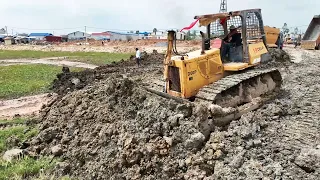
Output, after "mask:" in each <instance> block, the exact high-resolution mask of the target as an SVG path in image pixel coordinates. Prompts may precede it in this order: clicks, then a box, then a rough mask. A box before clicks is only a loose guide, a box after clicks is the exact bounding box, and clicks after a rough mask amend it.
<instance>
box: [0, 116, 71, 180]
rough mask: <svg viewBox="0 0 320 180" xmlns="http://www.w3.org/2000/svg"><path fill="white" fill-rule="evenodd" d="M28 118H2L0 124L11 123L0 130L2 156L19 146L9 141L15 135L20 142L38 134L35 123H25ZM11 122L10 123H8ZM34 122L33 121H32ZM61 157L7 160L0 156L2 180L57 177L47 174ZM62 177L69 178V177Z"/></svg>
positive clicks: (43, 179) (0, 178) (0, 175)
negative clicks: (10, 119) (9, 119)
mask: <svg viewBox="0 0 320 180" xmlns="http://www.w3.org/2000/svg"><path fill="white" fill-rule="evenodd" d="M26 121H27V120H26V119H14V120H12V121H10V122H9V121H7V120H0V125H2V126H3V125H10V127H5V128H4V129H2V130H1V131H0V155H1V156H2V155H3V153H4V152H5V151H6V150H10V149H11V148H17V147H16V146H14V145H12V144H10V143H8V141H7V139H8V138H10V137H15V138H16V139H19V142H23V141H24V140H26V139H29V138H31V137H34V136H36V135H37V134H38V129H37V128H36V126H34V125H29V126H27V125H25V124H26ZM8 123H9V124H8ZM30 124H32V123H30ZM58 161H59V159H52V158H49V157H40V158H39V159H35V158H31V157H28V156H25V157H24V158H22V159H16V160H13V161H11V162H7V161H5V160H3V159H2V158H0V180H5V179H24V178H27V177H29V178H32V179H39V180H45V179H56V178H54V177H53V176H50V175H46V174H45V173H46V171H47V170H50V169H52V168H53V167H54V166H55V164H56V163H57V162H58ZM61 179H65V180H67V179H69V178H67V177H65V178H61Z"/></svg>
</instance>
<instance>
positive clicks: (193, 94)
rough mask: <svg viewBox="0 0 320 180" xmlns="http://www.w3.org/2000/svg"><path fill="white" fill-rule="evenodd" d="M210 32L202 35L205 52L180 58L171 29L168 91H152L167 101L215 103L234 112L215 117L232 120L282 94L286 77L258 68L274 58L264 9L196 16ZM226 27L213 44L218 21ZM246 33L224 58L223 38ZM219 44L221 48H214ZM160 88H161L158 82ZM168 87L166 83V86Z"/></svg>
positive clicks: (166, 69)
mask: <svg viewBox="0 0 320 180" xmlns="http://www.w3.org/2000/svg"><path fill="white" fill-rule="evenodd" d="M195 19H198V20H199V24H200V26H205V27H206V29H207V33H203V32H201V35H202V46H201V49H200V48H199V50H196V51H193V52H189V53H185V54H179V53H178V52H177V49H176V38H175V34H176V32H175V31H168V47H167V52H166V57H165V59H164V80H165V82H164V84H165V85H164V92H159V91H157V90H156V89H152V88H149V90H150V91H152V92H156V93H157V94H159V95H162V96H164V97H169V98H173V99H176V100H181V101H185V100H188V101H189V102H193V103H205V104H208V105H209V106H210V105H211V104H212V105H214V106H217V107H219V108H222V109H226V108H232V109H233V110H232V111H225V112H224V113H217V115H216V116H215V117H213V118H214V119H216V120H218V119H219V121H221V122H228V121H230V120H232V119H235V118H239V117H240V116H241V115H242V114H243V113H245V112H248V111H251V110H254V109H256V108H258V107H259V106H260V105H261V104H262V102H264V100H266V99H268V98H270V96H271V95H274V94H276V93H277V92H278V91H279V90H280V87H281V83H282V78H281V74H280V72H279V71H278V70H277V69H263V68H255V67H256V66H259V65H260V63H263V62H266V61H268V60H270V58H271V56H270V54H269V53H268V49H267V42H266V36H265V32H264V25H263V21H262V15H261V10H260V9H250V10H242V11H233V12H229V13H218V14H209V15H201V16H195ZM222 19H224V20H225V21H224V22H223V21H222V22H223V23H221V26H222V27H223V30H224V34H223V35H222V36H221V38H215V39H213V40H212V38H211V37H210V35H211V34H212V32H210V31H211V30H212V28H211V27H210V26H211V24H212V22H215V21H220V22H221V20H222ZM231 26H232V27H236V29H237V31H238V33H239V34H241V41H242V42H241V44H240V45H238V46H231V47H230V49H229V50H230V51H229V53H228V56H229V57H228V58H226V59H227V60H226V61H225V59H224V57H223V56H222V51H223V49H224V43H225V42H224V41H223V40H222V39H223V36H227V34H228V29H229V27H231ZM212 41H214V42H215V43H213V44H217V42H218V45H219V46H218V47H211V44H212V43H210V42H212ZM157 85H158V86H160V84H157ZM162 86H163V84H162Z"/></svg>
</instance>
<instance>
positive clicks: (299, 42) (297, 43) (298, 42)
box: [294, 34, 301, 48]
mask: <svg viewBox="0 0 320 180" xmlns="http://www.w3.org/2000/svg"><path fill="white" fill-rule="evenodd" d="M300 44H301V34H299V35H298V38H297V39H296V41H295V45H294V48H296V47H297V46H300Z"/></svg>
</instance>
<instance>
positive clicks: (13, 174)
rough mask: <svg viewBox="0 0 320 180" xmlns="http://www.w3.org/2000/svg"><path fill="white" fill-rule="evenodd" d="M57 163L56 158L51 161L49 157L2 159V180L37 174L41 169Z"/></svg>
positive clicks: (0, 164) (0, 172)
mask: <svg viewBox="0 0 320 180" xmlns="http://www.w3.org/2000/svg"><path fill="white" fill-rule="evenodd" d="M55 164H56V160H53V161H51V158H48V157H42V158H40V159H34V158H30V157H25V158H23V159H20V160H16V161H12V162H6V161H4V160H0V180H5V179H23V178H25V177H30V176H31V177H32V176H36V175H38V174H39V172H41V171H46V170H48V169H51V168H53V167H54V166H55Z"/></svg>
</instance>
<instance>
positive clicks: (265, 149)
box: [28, 76, 320, 180]
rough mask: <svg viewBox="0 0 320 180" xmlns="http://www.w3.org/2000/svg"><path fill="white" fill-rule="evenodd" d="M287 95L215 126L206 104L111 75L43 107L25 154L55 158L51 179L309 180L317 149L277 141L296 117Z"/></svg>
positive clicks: (315, 167)
mask: <svg viewBox="0 0 320 180" xmlns="http://www.w3.org/2000/svg"><path fill="white" fill-rule="evenodd" d="M288 96H289V94H286V93H283V94H280V95H279V97H282V99H280V100H275V101H272V102H270V103H267V104H265V105H264V106H263V107H262V108H261V109H259V110H257V111H255V112H250V113H247V114H245V115H243V116H242V117H241V118H240V120H238V121H233V122H231V123H230V124H229V125H228V126H226V127H216V126H214V125H213V124H214V120H213V119H210V118H208V117H209V114H210V113H209V111H208V108H207V107H206V106H204V105H197V106H195V105H194V104H189V103H186V104H181V103H177V102H175V101H172V100H168V99H164V98H162V97H160V96H157V95H155V94H151V93H149V92H148V91H145V90H144V89H143V88H141V87H139V86H138V84H136V83H134V82H133V81H131V80H128V79H126V78H122V77H114V76H112V77H109V78H107V79H106V80H103V81H101V82H97V83H94V84H92V85H90V86H87V87H86V88H84V89H82V90H79V91H74V92H71V93H69V94H67V95H66V96H64V97H63V98H62V99H57V100H55V101H53V102H52V103H50V104H49V105H48V106H46V107H44V108H43V109H42V111H41V116H40V117H41V118H40V120H39V122H41V124H40V133H39V135H38V136H37V137H35V138H33V139H32V140H31V141H30V145H31V146H30V147H29V148H28V151H29V152H35V153H37V154H40V155H55V156H60V157H61V158H62V159H63V160H64V161H63V162H61V163H59V164H58V165H57V166H56V167H55V170H54V172H53V173H54V174H55V175H65V174H68V175H71V176H72V177H78V178H79V177H81V178H82V179H207V180H209V179H223V178H226V179H248V178H257V179H262V178H269V179H281V178H286V179H292V178H294V177H299V178H300V179H305V178H307V177H309V178H311V179H312V178H315V177H316V176H317V174H316V173H320V167H319V166H318V164H314V162H316V159H317V158H319V157H320V156H319V148H316V147H315V148H314V149H308V150H305V151H303V152H300V151H299V150H297V149H294V148H292V147H290V146H283V145H282V144H280V143H277V142H279V141H280V139H282V138H280V137H279V134H280V132H281V126H279V125H277V123H280V121H281V119H284V118H290V117H291V116H295V115H296V114H298V113H299V110H298V109H299V108H295V105H294V103H292V102H291V101H288V98H289V97H288ZM269 126H274V127H278V129H277V130H274V131H268V130H267V128H268V127H269ZM279 138H280V139H279ZM272 142H274V143H272ZM31 154H32V153H31ZM297 164H298V165H297ZM300 166H301V167H300Z"/></svg>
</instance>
